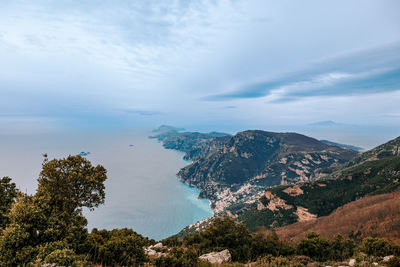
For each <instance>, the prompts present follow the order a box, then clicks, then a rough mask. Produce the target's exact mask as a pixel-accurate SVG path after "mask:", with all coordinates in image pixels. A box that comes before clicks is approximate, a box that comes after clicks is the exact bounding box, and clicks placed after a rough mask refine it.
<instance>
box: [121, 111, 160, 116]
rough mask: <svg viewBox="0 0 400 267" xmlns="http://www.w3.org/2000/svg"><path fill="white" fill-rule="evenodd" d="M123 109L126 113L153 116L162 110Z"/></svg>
mask: <svg viewBox="0 0 400 267" xmlns="http://www.w3.org/2000/svg"><path fill="white" fill-rule="evenodd" d="M123 111H124V112H126V113H128V114H137V115H140V116H155V115H161V114H162V112H159V111H152V110H137V109H125V110H123Z"/></svg>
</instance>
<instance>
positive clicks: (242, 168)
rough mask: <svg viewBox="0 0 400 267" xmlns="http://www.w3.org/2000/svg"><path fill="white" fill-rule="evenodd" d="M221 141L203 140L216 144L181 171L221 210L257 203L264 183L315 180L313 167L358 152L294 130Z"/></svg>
mask: <svg viewBox="0 0 400 267" xmlns="http://www.w3.org/2000/svg"><path fill="white" fill-rule="evenodd" d="M223 141H224V142H222V141H219V140H217V139H214V140H213V141H210V142H209V143H204V144H203V145H204V146H209V145H210V144H215V143H217V144H216V145H214V146H212V149H209V150H208V151H207V152H208V153H205V152H204V151H206V150H205V149H203V150H202V153H200V154H201V155H202V156H201V157H198V159H197V160H196V161H194V162H193V163H192V164H190V165H189V166H187V167H185V168H183V169H181V170H180V171H179V173H178V175H179V177H180V178H181V179H182V180H183V181H184V182H186V183H188V184H190V185H192V186H195V187H197V188H199V189H201V190H202V191H201V194H200V196H201V197H204V198H208V199H210V200H211V201H212V202H213V207H214V211H215V212H216V213H217V214H224V212H225V209H226V208H227V207H228V206H231V205H233V204H237V203H238V202H243V201H244V202H247V203H253V202H255V201H256V200H257V199H258V198H259V196H260V193H261V192H262V191H263V189H265V187H268V186H273V185H280V184H291V183H295V182H299V181H309V180H313V179H315V178H317V176H316V175H315V170H317V169H321V168H325V167H328V166H331V165H333V164H340V163H343V162H346V161H348V160H350V159H352V158H354V157H355V156H357V155H358V153H357V152H355V151H350V150H347V149H341V148H338V147H334V146H329V145H326V144H324V143H322V142H320V141H318V140H316V139H313V138H310V137H307V136H304V135H300V134H296V133H272V132H265V131H245V132H240V133H238V134H236V135H235V136H232V137H224V140H223ZM190 153H191V152H188V154H189V155H190Z"/></svg>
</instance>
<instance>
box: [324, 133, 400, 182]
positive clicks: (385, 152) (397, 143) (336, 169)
mask: <svg viewBox="0 0 400 267" xmlns="http://www.w3.org/2000/svg"><path fill="white" fill-rule="evenodd" d="M399 155H400V137H397V138H395V139H393V140H390V141H389V142H387V143H384V144H382V145H380V146H377V147H375V148H373V149H371V150H368V151H366V152H364V153H361V154H360V155H359V156H358V157H355V158H354V159H352V160H350V161H348V162H347V163H345V164H343V165H339V166H331V167H329V168H326V169H323V170H320V171H321V174H320V175H321V176H322V175H329V176H330V177H332V178H335V177H339V176H340V175H342V173H343V172H344V171H346V170H348V169H351V168H353V167H355V166H359V165H362V164H363V163H365V162H369V161H374V160H378V159H384V158H389V157H393V156H399Z"/></svg>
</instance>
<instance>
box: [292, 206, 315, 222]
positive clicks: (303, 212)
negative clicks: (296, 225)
mask: <svg viewBox="0 0 400 267" xmlns="http://www.w3.org/2000/svg"><path fill="white" fill-rule="evenodd" d="M296 215H297V217H298V218H299V222H304V221H313V220H315V219H317V215H315V214H311V213H310V212H308V209H306V208H303V207H300V206H299V207H297V210H296Z"/></svg>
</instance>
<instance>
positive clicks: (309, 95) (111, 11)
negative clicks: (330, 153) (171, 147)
mask: <svg viewBox="0 0 400 267" xmlns="http://www.w3.org/2000/svg"><path fill="white" fill-rule="evenodd" d="M399 10H400V2H399V1H397V0H334V1H319V0H305V1H286V0H281V1H269V0H260V1H258V0H230V1H228V0H221V1H216V0H210V1H203V0H192V1H187V0H181V1H178V0H165V1H158V0H157V1H156V0H154V1H153V0H148V1H139V0H137V1H133V0H131V1H122V0H112V1H111V0H103V1H94V0H82V1H72V0H57V1H50V0H35V1H32V0H31V1H28V0H26V1H21V0H0V132H1V134H21V133H22V134H23V133H35V134H40V133H47V132H53V131H68V130H73V129H78V130H79V129H97V130H101V129H103V130H104V129H122V128H130V127H133V128H134V127H156V126H158V125H159V124H172V125H176V126H183V127H186V128H188V129H196V130H205V131H206V130H221V131H227V132H235V131H240V130H245V129H265V130H274V131H298V132H301V133H305V134H308V135H311V136H315V137H318V138H324V139H328V138H329V139H331V140H333V141H339V142H348V143H349V142H350V143H352V144H355V145H360V146H363V147H371V146H373V145H377V144H379V143H380V142H383V141H387V140H388V139H390V138H394V137H396V136H399V135H400V104H399V103H400V15H399Z"/></svg>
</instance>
